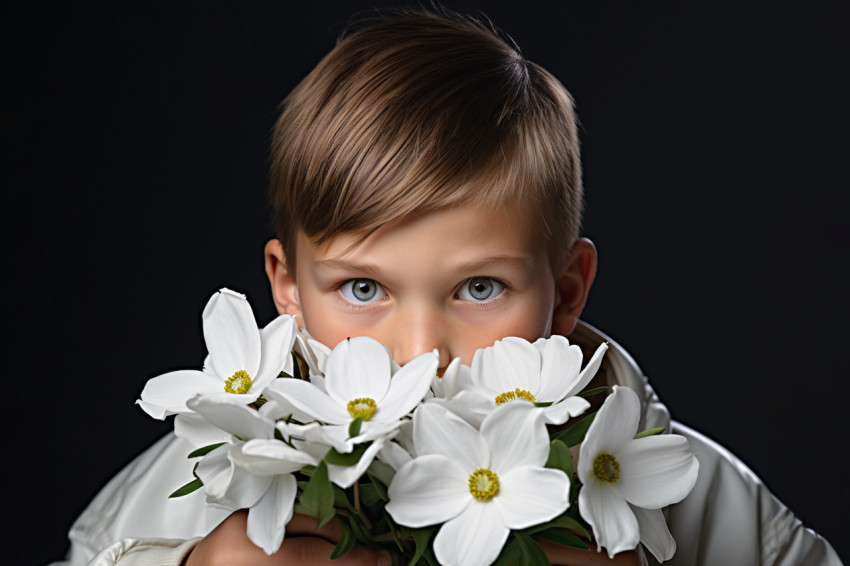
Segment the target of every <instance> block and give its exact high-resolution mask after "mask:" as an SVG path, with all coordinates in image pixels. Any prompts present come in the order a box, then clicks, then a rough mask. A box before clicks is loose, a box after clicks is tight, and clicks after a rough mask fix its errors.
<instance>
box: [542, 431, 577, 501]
mask: <svg viewBox="0 0 850 566" xmlns="http://www.w3.org/2000/svg"><path fill="white" fill-rule="evenodd" d="M546 467H547V468H554V469H556V470H563V471H564V473H566V474H567V477H568V478H570V494H569V500H570V501H576V499H577V498H578V489H577V488H576V479H575V468H574V466H573V455H572V452H570V449H569V448H568V447H567V445H566V444H564V443H563V442H561V441H560V440H553V441H552V443H551V444H550V445H549V459H548V460H546Z"/></svg>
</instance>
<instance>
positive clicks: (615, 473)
mask: <svg viewBox="0 0 850 566" xmlns="http://www.w3.org/2000/svg"><path fill="white" fill-rule="evenodd" d="M639 420H640V401H639V400H638V397H637V395H636V394H635V393H634V392H633V391H632V390H631V389H628V388H626V387H618V386H614V390H613V392H612V393H611V395H610V396H609V397H608V398H607V399H606V400H605V403H604V404H603V405H602V408H601V409H599V412H598V413H597V414H596V418H595V419H594V420H593V423H592V424H591V425H590V428H589V429H588V431H587V436H586V437H585V439H584V442H583V443H582V445H581V449H580V452H579V460H578V477H579V479H580V480H581V482H582V484H583V486H582V488H581V490H580V491H579V510H580V511H581V516H582V517H584V519H585V520H586V521H587V522H588V523H590V525H591V527H593V533H594V536H595V537H596V542H597V547H598V549H601V547H603V546H604V547H605V548H606V549H608V555H609V556H610V557H613V556H614V555H615V554H617V553H619V552H622V551H624V550H631V549H633V548H635V547H636V546H637V544H638V541H640V542H642V543H643V544H644V546H645V547H646V548H647V549H649V551H650V552H652V554H653V555H654V556H655V558H656V559H658V560H659V561H660V562H663V561H665V560H669V559H670V558H672V557H673V554H674V553H675V552H676V542H675V541H674V540H673V537H672V536H671V535H670V531H668V530H667V524H666V523H665V521H664V516H663V515H662V512H661V508H662V507H665V506H667V505H670V504H672V503H677V502H679V501H681V500H682V499H684V498H685V496H687V495H688V493H690V491H691V489H693V487H694V484H696V480H697V472H698V470H699V462H697V460H696V458H695V457H694V455H693V454H692V453H691V452H690V450H689V445H688V441H687V439H686V438H684V437H682V436H679V435H676V434H664V435H658V436H648V437H645V438H638V439H635V438H634V435H635V433H636V432H637V427H638V422H639Z"/></svg>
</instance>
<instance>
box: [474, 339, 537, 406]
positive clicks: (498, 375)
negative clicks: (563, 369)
mask: <svg viewBox="0 0 850 566" xmlns="http://www.w3.org/2000/svg"><path fill="white" fill-rule="evenodd" d="M472 381H473V383H474V384H475V385H480V386H483V387H487V388H488V389H491V390H493V391H495V392H496V393H497V394H498V393H504V392H505V391H513V390H514V389H517V388H519V389H524V390H526V391H530V392H531V393H537V391H538V390H539V389H540V352H539V351H538V350H537V348H535V347H534V345H533V344H531V343H530V342H528V341H527V340H523V339H522V338H515V337H512V336H509V337H508V338H505V339H504V340H499V341H497V342H496V343H495V344H494V345H492V346H490V347H488V348H484V349H481V350H478V351H476V352H475V356H474V357H473V358H472Z"/></svg>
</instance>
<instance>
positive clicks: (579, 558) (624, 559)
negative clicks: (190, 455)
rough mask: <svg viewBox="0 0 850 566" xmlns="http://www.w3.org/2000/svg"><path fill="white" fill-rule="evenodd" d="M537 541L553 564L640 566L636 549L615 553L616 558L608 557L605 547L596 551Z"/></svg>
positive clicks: (560, 565) (562, 565) (557, 565)
mask: <svg viewBox="0 0 850 566" xmlns="http://www.w3.org/2000/svg"><path fill="white" fill-rule="evenodd" d="M537 542H538V543H539V544H540V547H541V548H542V549H543V550H544V552H546V556H548V557H549V561H550V562H551V563H552V566H578V565H587V566H595V565H601V564H606V565H610V566H640V556H639V555H638V553H637V551H635V550H630V551H626V552H621V553H620V554H617V555H615V556H614V558H608V553H607V552H606V551H605V549H603V550H602V552H596V549H595V548H593V549H591V550H579V549H577V548H569V547H566V546H561V545H560V544H555V543H552V542H549V541H545V540H538V541H537Z"/></svg>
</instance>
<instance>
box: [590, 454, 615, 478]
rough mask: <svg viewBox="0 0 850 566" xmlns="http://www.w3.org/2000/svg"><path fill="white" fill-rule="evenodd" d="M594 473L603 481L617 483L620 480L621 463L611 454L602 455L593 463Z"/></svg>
mask: <svg viewBox="0 0 850 566" xmlns="http://www.w3.org/2000/svg"><path fill="white" fill-rule="evenodd" d="M593 473H594V474H596V477H597V478H599V479H601V480H602V481H607V482H609V483H616V482H617V481H619V479H620V463H619V462H618V461H617V459H616V458H614V457H613V456H612V455H610V454H600V455H599V456H597V457H596V459H595V460H594V461H593Z"/></svg>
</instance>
